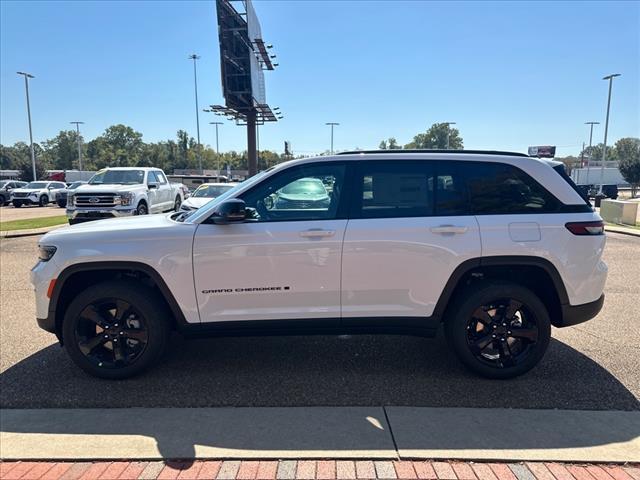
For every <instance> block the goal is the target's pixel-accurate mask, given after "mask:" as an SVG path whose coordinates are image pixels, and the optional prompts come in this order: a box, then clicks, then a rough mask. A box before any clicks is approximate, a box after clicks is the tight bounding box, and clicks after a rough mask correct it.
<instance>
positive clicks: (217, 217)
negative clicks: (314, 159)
mask: <svg viewBox="0 0 640 480" xmlns="http://www.w3.org/2000/svg"><path fill="white" fill-rule="evenodd" d="M246 218H247V212H246V210H245V204H244V200H240V199H239V198H232V199H230V200H227V201H226V202H222V203H221V204H220V205H218V206H217V208H216V209H215V211H214V212H213V213H212V214H211V216H210V217H209V220H210V221H211V222H213V223H215V224H216V225H227V224H228V223H240V222H244V220H245V219H246Z"/></svg>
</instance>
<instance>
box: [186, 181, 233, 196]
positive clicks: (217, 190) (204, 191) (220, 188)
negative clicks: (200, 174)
mask: <svg viewBox="0 0 640 480" xmlns="http://www.w3.org/2000/svg"><path fill="white" fill-rule="evenodd" d="M233 187H234V185H206V184H205V185H200V186H199V187H198V189H197V190H196V191H195V192H193V195H192V196H193V197H195V198H216V197H219V196H220V195H222V194H223V193H224V192H226V191H227V190H231V189H232V188H233Z"/></svg>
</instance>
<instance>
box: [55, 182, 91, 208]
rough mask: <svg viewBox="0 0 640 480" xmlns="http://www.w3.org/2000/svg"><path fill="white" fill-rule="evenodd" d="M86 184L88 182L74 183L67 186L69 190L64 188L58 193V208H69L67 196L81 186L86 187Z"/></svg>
mask: <svg viewBox="0 0 640 480" xmlns="http://www.w3.org/2000/svg"><path fill="white" fill-rule="evenodd" d="M86 183H87V182H83V181H77V182H73V183H70V184H69V185H67V188H63V189H62V190H60V191H59V192H58V195H56V203H57V204H58V206H59V207H60V208H65V207H66V206H67V195H68V194H69V193H71V192H73V191H74V190H75V189H76V188H78V187H79V186H80V185H84V184H86Z"/></svg>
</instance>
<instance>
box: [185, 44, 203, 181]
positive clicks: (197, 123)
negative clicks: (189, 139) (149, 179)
mask: <svg viewBox="0 0 640 480" xmlns="http://www.w3.org/2000/svg"><path fill="white" fill-rule="evenodd" d="M188 58H189V59H190V60H193V84H194V88H195V92H196V129H197V134H198V168H199V169H200V173H202V155H201V154H200V112H199V110H198V70H197V68H196V62H197V60H198V59H199V58H200V57H199V56H198V55H196V54H195V53H192V54H191V55H189V57H188Z"/></svg>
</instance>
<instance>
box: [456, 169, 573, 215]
mask: <svg viewBox="0 0 640 480" xmlns="http://www.w3.org/2000/svg"><path fill="white" fill-rule="evenodd" d="M465 173H466V175H467V182H468V188H469V194H470V197H471V206H472V209H473V213H475V214H478V215H499V214H517V213H550V212H555V211H557V210H558V209H559V207H560V202H559V201H558V200H557V199H556V198H555V197H554V196H553V195H551V194H550V193H549V192H548V191H547V190H545V189H544V188H543V187H542V186H541V185H540V184H539V183H538V182H536V181H535V180H534V179H533V178H531V177H530V176H529V175H527V174H526V173H524V172H523V171H522V170H520V169H518V168H516V167H513V166H511V165H506V164H501V163H479V162H478V163H476V162H467V163H466V166H465Z"/></svg>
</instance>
